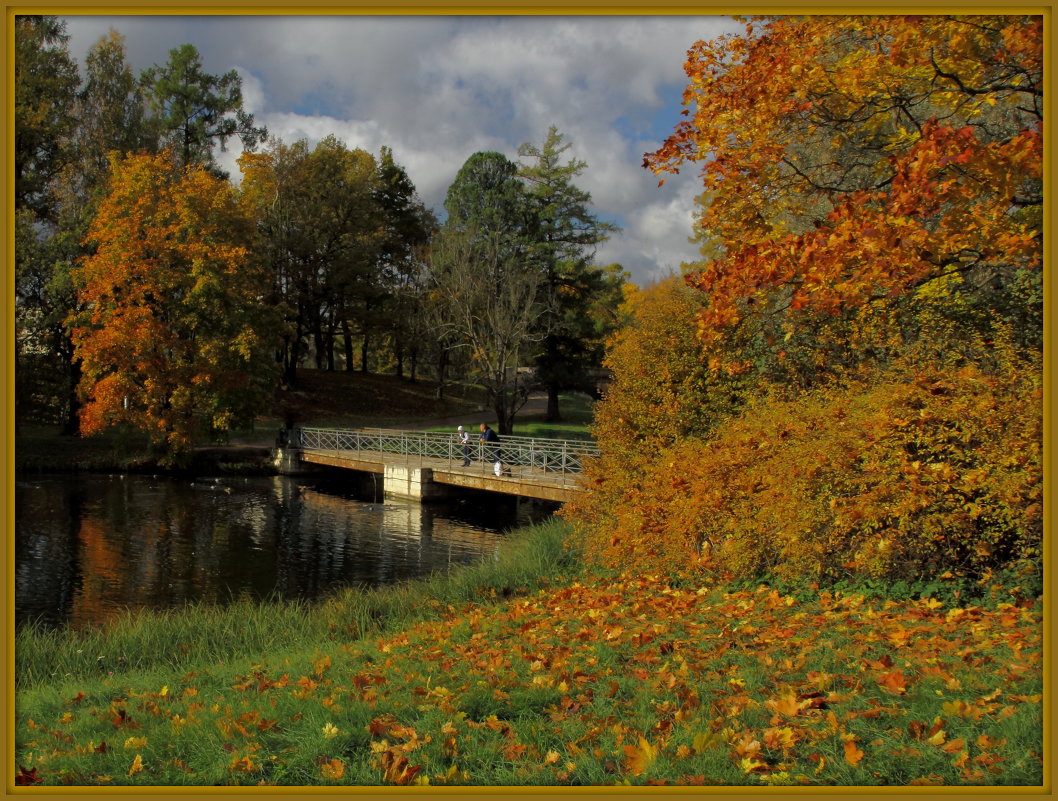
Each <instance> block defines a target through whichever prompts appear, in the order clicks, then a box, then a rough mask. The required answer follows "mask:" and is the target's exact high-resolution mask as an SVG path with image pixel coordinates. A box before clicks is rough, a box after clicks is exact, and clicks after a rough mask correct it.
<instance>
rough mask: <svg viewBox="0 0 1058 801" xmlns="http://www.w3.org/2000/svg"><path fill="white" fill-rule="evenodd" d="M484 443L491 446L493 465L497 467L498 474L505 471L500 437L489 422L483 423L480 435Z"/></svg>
mask: <svg viewBox="0 0 1058 801" xmlns="http://www.w3.org/2000/svg"><path fill="white" fill-rule="evenodd" d="M479 439H480V440H481V444H482V445H487V446H489V456H490V458H491V461H492V462H493V465H494V467H495V469H496V475H500V474H501V473H503V464H502V463H501V462H500V445H499V443H500V437H499V435H498V434H497V433H496V432H495V431H493V430H492V429H491V428H489V425H488V423H482V424H481V436H480V437H479Z"/></svg>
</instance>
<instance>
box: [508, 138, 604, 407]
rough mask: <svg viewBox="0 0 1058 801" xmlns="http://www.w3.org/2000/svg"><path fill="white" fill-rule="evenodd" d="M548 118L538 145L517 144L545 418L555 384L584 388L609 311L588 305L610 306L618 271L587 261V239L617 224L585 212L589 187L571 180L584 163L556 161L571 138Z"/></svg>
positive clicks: (554, 401) (591, 247) (590, 254)
mask: <svg viewBox="0 0 1058 801" xmlns="http://www.w3.org/2000/svg"><path fill="white" fill-rule="evenodd" d="M563 140H564V137H563V135H562V134H561V133H559V132H558V129H557V128H556V127H555V126H553V125H552V126H551V127H550V129H549V130H548V132H547V136H546V137H545V139H544V142H543V144H542V145H534V144H532V143H530V142H527V143H525V144H523V145H522V146H521V147H520V148H519V149H518V155H519V156H521V157H523V158H526V159H528V161H527V162H524V163H522V164H521V165H520V169H519V172H518V175H519V177H520V178H521V179H522V180H523V181H524V182H525V184H526V199H527V202H528V205H529V210H530V216H529V226H530V229H529V231H528V236H529V240H530V246H529V258H530V259H531V260H532V261H533V263H534V266H535V267H536V269H539V270H541V271H542V272H543V274H544V289H545V292H546V293H547V295H548V299H547V300H548V302H547V304H546V307H545V308H546V310H547V317H548V319H547V321H546V328H547V333H546V334H545V335H544V339H543V342H542V345H541V353H540V355H539V356H538V357H537V359H536V369H537V375H538V378H539V379H540V381H541V383H542V384H543V385H544V387H545V388H546V389H547V419H548V420H549V421H557V420H560V419H561V413H560V410H559V401H558V397H559V392H560V391H562V390H564V389H585V388H586V387H587V386H588V385H589V384H590V381H589V380H588V377H587V375H586V373H587V370H588V369H589V368H591V367H597V366H598V365H599V363H600V361H601V356H602V353H601V347H599V346H600V344H601V342H602V340H604V339H605V337H606V335H607V334H608V333H609V331H610V330H612V329H613V327H614V325H613V323H614V320H613V318H612V317H610V318H607V316H605V315H604V316H600V315H593V314H592V311H593V310H594V311H601V310H603V309H611V310H612V309H613V308H615V307H616V306H617V304H618V302H619V300H620V293H621V285H622V283H623V279H622V278H621V276H620V275H617V274H615V273H613V272H612V271H611V272H607V271H605V270H604V269H603V268H602V267H600V266H599V265H596V264H595V263H594V257H595V246H596V245H598V244H600V243H602V242H604V241H605V240H606V239H607V238H608V237H609V235H610V234H611V233H613V232H615V231H618V230H619V229H618V227H617V226H616V225H613V224H612V223H607V222H604V221H602V220H600V219H599V218H598V217H597V216H596V215H595V214H593V213H592V212H591V209H590V204H591V194H590V193H588V192H586V191H585V190H583V189H581V188H580V187H578V186H577V185H576V184H575V183H574V180H575V179H576V178H577V177H578V176H580V174H581V173H582V172H583V171H584V170H585V169H586V168H587V166H588V165H587V163H586V162H584V161H581V160H579V159H575V158H569V159H568V160H566V161H563V159H564V156H565V153H566V151H568V150H569V149H570V147H571V146H572V144H571V143H570V142H565V141H563Z"/></svg>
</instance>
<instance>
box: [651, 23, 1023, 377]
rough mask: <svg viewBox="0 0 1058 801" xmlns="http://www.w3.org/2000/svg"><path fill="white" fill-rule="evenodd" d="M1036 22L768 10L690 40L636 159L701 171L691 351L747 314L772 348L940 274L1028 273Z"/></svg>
mask: <svg viewBox="0 0 1058 801" xmlns="http://www.w3.org/2000/svg"><path fill="white" fill-rule="evenodd" d="M1042 25H1043V20H1042V17H1039V16H971V15H959V16H916V17H910V16H900V15H879V16H868V17H857V16H840V17H828V16H811V17H784V18H777V19H765V20H754V21H752V22H750V23H749V24H748V25H747V30H746V34H745V35H744V36H732V37H725V38H721V39H718V40H716V41H712V42H698V43H697V44H695V45H694V47H693V48H691V50H690V51H689V53H688V58H687V62H686V65H685V68H686V72H687V75H688V77H689V83H688V86H687V88H686V90H685V93H684V97H683V101H684V106H685V110H684V111H683V114H684V115H685V116H686V117H687V119H686V120H684V121H683V122H681V123H679V124H678V125H677V126H676V129H675V131H674V133H673V134H672V135H671V136H670V137H669V138H668V140H667V141H666V142H665V143H664V144H663V145H662V147H660V148H659V149H658V150H657V151H656V152H654V153H651V154H648V155H647V156H646V158H645V162H644V165H645V166H646V167H648V168H649V169H651V170H653V171H654V172H655V173H658V174H661V175H664V174H665V173H671V172H677V171H678V170H679V169H680V167H681V166H682V165H683V164H684V163H685V162H697V163H700V164H701V174H702V179H703V181H704V185H705V190H706V191H705V194H704V195H703V198H704V204H703V206H702V208H701V212H700V216H699V218H698V221H697V226H698V229H699V230H698V233H699V236H700V238H701V239H702V241H704V242H705V243H706V247H707V249H708V250H709V252H710V253H712V254H713V255H715V258H712V259H710V260H708V261H707V262H705V263H704V264H703V265H702V267H701V269H700V270H699V271H698V272H697V273H696V274H695V275H694V276H693V278H692V279H691V280H692V282H693V284H694V285H695V286H697V287H698V288H700V289H702V290H703V291H704V292H705V293H706V294H707V296H708V305H707V307H706V308H705V309H704V310H703V311H702V313H701V315H700V316H699V321H698V322H699V329H700V333H701V335H702V337H703V339H704V341H705V342H706V343H707V344H708V343H717V342H720V341H722V339H723V338H724V337H725V336H726V335H727V333H728V332H730V330H731V329H732V328H733V327H734V326H736V325H738V324H739V323H740V322H742V321H744V320H747V319H749V318H756V319H757V320H767V319H780V320H781V321H782V324H781V326H780V327H779V329H778V330H777V332H776V333H777V334H779V335H780V337H782V338H784V335H785V336H789V335H791V334H792V333H793V332H795V331H796V330H797V329H798V326H799V324H801V323H803V322H805V321H806V320H812V319H813V315H818V314H820V313H822V314H836V313H838V312H840V311H842V310H846V309H848V308H851V307H859V306H863V305H864V304H867V303H869V302H878V301H884V300H885V299H886V298H891V297H897V296H900V295H903V294H906V293H912V292H914V291H915V290H916V289H917V288H920V287H923V286H924V285H926V284H928V283H930V282H937V281H940V280H944V281H945V282H946V285H947V286H948V287H949V288H951V287H960V288H962V290H963V291H972V292H980V291H983V290H984V289H986V288H993V289H994V288H995V287H996V285H1004V284H1005V285H1009V284H1014V283H1017V282H1018V281H1019V280H1020V277H1019V276H1020V274H1021V273H1022V272H1024V271H1030V272H1034V273H1036V274H1037V275H1038V271H1039V267H1040V263H1041V259H1040V254H1041V247H1042V244H1041V242H1042V239H1041V216H1042V167H1041V165H1042V147H1043V145H1042V137H1041V129H1042V119H1043V114H1042V105H1041V104H1042V97H1043V86H1042V72H1043V49H1042ZM662 180H664V179H662ZM781 346H782V341H781V339H780V340H779V342H778V344H776V345H775V349H776V350H778V349H780V348H781ZM717 366H725V367H727V368H728V369H730V370H736V371H737V370H744V369H747V368H748V367H749V366H750V365H749V361H748V360H747V359H745V358H742V359H738V358H731V359H718V360H717V361H716V362H714V367H717Z"/></svg>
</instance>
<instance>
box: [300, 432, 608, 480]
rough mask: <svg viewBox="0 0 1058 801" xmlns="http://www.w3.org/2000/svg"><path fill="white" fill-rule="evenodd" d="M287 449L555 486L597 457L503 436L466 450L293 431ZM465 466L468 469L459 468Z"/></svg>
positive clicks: (565, 444)
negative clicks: (380, 459)
mask: <svg viewBox="0 0 1058 801" xmlns="http://www.w3.org/2000/svg"><path fill="white" fill-rule="evenodd" d="M289 444H290V445H292V446H294V447H296V448H302V449H304V450H311V451H321V452H326V453H333V454H334V455H336V456H342V455H344V456H347V457H356V458H360V459H365V460H368V459H374V458H376V457H377V456H378V455H380V454H381V455H384V457H385V459H384V461H388V462H397V461H399V462H402V463H405V464H419V465H422V466H429V467H435V468H437V467H440V468H443V469H451V470H461V471H470V472H479V471H480V472H481V473H484V474H494V473H495V469H496V468H495V463H496V462H497V461H499V462H500V464H501V466H502V467H501V469H502V472H503V475H506V476H511V477H521V478H523V479H524V478H529V477H532V476H535V477H538V478H542V479H543V480H546V481H548V483H552V482H551V480H550V479H557V480H558V482H559V483H561V484H565V478H566V477H567V476H569V477H571V478H572V477H573V476H575V475H576V474H578V473H580V472H581V471H582V470H583V469H584V464H585V461H586V460H588V459H593V458H596V457H598V456H599V448H598V447H597V446H596V445H595V444H594V443H591V442H578V441H576V440H558V439H542V438H536V437H518V436H514V435H505V436H503V437H502V439H501V441H500V442H495V443H493V442H480V441H479V440H478V439H477V436H476V435H473V434H472V435H471V442H470V444H469V445H468V446H463V445H461V444H460V443H459V440H458V439H457V435H456V434H454V433H452V434H450V433H446V432H433V431H399V430H392V429H384V428H360V429H353V430H349V429H333V428H297V429H295V430H294V431H293V432H291V436H290V440H289ZM464 447H466V448H467V451H464ZM467 460H469V461H470V465H469V466H464V462H466V461H467Z"/></svg>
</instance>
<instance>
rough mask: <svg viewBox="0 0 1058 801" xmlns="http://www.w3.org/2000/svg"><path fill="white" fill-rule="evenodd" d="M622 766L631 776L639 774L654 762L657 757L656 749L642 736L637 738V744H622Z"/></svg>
mask: <svg viewBox="0 0 1058 801" xmlns="http://www.w3.org/2000/svg"><path fill="white" fill-rule="evenodd" d="M624 752H625V760H624V767H625V770H627V771H628V772H629V773H631V774H632V775H633V776H639V775H641V774H642V773H643V772H644V771H645V770H646V769H647V768H649V767H650V766H651V765H652V764H654V760H655V759H657V757H658V749H657V748H655V747H654V746H652V745H651V744H650V743H649V742H647V741H646V739H644V738H643V737H640V738H639V745H638V746H635V745H626V746H624Z"/></svg>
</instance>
